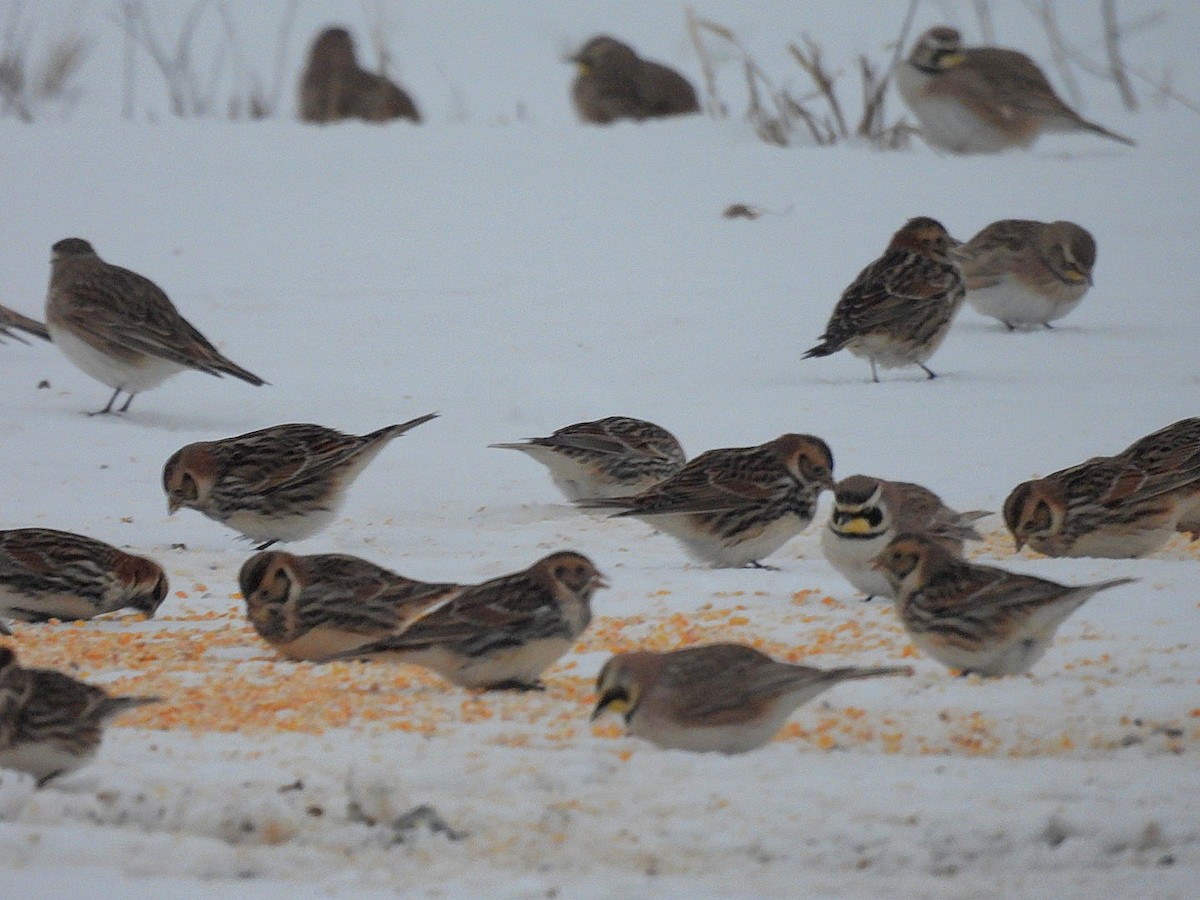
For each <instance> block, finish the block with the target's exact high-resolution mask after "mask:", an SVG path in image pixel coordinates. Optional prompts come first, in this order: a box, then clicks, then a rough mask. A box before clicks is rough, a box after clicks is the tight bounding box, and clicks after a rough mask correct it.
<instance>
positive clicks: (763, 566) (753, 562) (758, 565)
mask: <svg viewBox="0 0 1200 900" xmlns="http://www.w3.org/2000/svg"><path fill="white" fill-rule="evenodd" d="M746 568H747V569H762V570H763V571H764V572H778V571H779V566H768V565H767V564H766V563H761V562H759V561H758V560H757V559H752V560H750V562H748V563H746Z"/></svg>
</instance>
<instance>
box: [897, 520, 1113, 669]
mask: <svg viewBox="0 0 1200 900" xmlns="http://www.w3.org/2000/svg"><path fill="white" fill-rule="evenodd" d="M875 565H876V566H877V567H878V568H879V570H880V571H881V572H883V574H884V575H885V576H887V578H888V580H889V581H891V583H892V585H893V587H894V589H895V591H896V609H897V611H898V612H899V614H900V620H901V621H902V622H903V623H904V628H905V630H907V631H908V636H909V637H910V638H911V639H912V642H913V643H914V644H915V645H916V647H917V649H918V650H920V651H921V652H923V653H926V654H928V655H929V656H931V657H933V658H934V659H936V660H937V661H938V662H940V663H941V664H942V665H944V666H946V667H947V668H950V669H958V670H959V671H960V672H962V673H963V674H966V673H968V672H975V673H978V674H980V675H1019V674H1021V673H1022V672H1028V671H1029V670H1030V669H1031V668H1032V667H1033V665H1034V663H1036V662H1037V661H1038V660H1039V659H1041V658H1042V657H1043V656H1044V655H1045V653H1046V651H1047V650H1048V649H1049V648H1050V644H1051V643H1052V642H1053V641H1054V634H1055V632H1056V631H1057V630H1058V626H1059V625H1061V624H1062V623H1063V622H1064V621H1066V619H1067V617H1068V616H1070V615H1071V613H1073V612H1075V610H1077V609H1078V608H1079V607H1080V606H1082V605H1083V604H1084V603H1085V602H1086V601H1087V600H1088V599H1090V598H1091V597H1092V596H1093V595H1095V594H1097V593H1099V592H1100V591H1103V590H1107V589H1108V588H1112V587H1117V586H1118V585H1122V584H1130V583H1131V582H1133V581H1135V580H1136V579H1133V578H1113V579H1110V580H1108V581H1101V582H1097V583H1095V584H1081V585H1075V586H1070V585H1065V584H1059V583H1057V582H1055V581H1048V580H1046V579H1044V578H1035V577H1034V576H1032V575H1020V574H1017V573H1016V572H1008V571H1006V570H1004V569H998V568H994V567H992V566H980V565H975V564H974V563H970V562H967V561H966V560H964V559H960V558H959V557H957V556H955V555H954V554H953V553H951V552H950V551H948V550H947V549H946V548H945V547H943V546H941V545H940V544H939V543H938V542H937V541H935V540H933V539H932V538H929V537H925V536H923V535H911V534H910V535H903V534H902V535H900V536H899V537H897V538H896V539H895V540H894V541H892V542H891V543H890V544H889V545H888V546H887V547H886V548H885V549H884V551H883V552H882V553H881V554H880V555H879V557H878V559H877V560H876V561H875Z"/></svg>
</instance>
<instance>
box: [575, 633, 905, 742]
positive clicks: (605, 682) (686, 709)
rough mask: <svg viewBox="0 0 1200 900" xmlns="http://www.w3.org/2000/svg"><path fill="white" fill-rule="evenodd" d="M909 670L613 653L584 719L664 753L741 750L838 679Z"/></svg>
mask: <svg viewBox="0 0 1200 900" xmlns="http://www.w3.org/2000/svg"><path fill="white" fill-rule="evenodd" d="M911 674H912V669H911V668H909V667H908V666H884V667H880V668H868V669H860V668H855V667H852V666H847V667H845V668H840V669H814V668H810V667H809V666H796V665H791V664H790V663H783V662H777V661H775V660H774V659H772V658H771V657H769V656H767V655H766V654H765V653H759V652H758V651H757V650H755V649H753V648H751V647H746V646H743V645H741V644H710V645H708V646H704V647H688V648H686V649H683V650H673V651H671V652H669V653H651V652H646V651H640V652H635V653H619V654H617V655H616V656H614V657H612V658H611V659H610V660H609V661H608V662H606V663H605V664H604V668H603V669H601V670H600V677H599V678H598V679H597V680H596V694H597V700H596V708H595V710H594V711H593V712H592V720H593V721H595V720H596V718H597V717H599V716H600V715H602V714H603V713H605V712H612V713H617V714H619V715H622V716H624V719H625V727H626V729H627V730H628V732H629V733H630V734H632V735H635V736H637V737H640V738H644V739H645V740H647V741H650V742H651V743H653V744H657V745H658V746H659V747H663V748H665V749H668V750H690V751H692V752H694V753H712V752H715V753H745V752H746V751H748V750H756V749H758V748H759V747H761V746H763V745H764V744H765V743H767V741H769V740H771V738H772V737H774V736H775V734H776V733H778V731H779V729H780V728H781V727H782V726H783V723H784V721H785V720H786V719H787V717H788V716H790V715H791V714H792V713H793V712H794V711H795V710H796V708H797V707H799V706H800V705H802V704H804V703H807V702H808V701H809V700H811V699H813V697H816V696H817V695H818V694H820V693H822V692H824V691H826V690H828V689H829V688H831V687H833V686H834V685H835V684H837V683H838V682H841V681H850V680H852V679H857V678H875V677H878V676H881V675H911Z"/></svg>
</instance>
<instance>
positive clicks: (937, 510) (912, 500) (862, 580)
mask: <svg viewBox="0 0 1200 900" xmlns="http://www.w3.org/2000/svg"><path fill="white" fill-rule="evenodd" d="M988 515H991V513H989V512H987V511H985V510H972V511H971V512H965V513H960V512H955V511H954V510H952V509H951V508H950V507H948V506H946V504H944V503H943V502H942V498H941V497H939V496H938V495H937V494H935V493H934V492H933V491H931V490H929V489H928V488H924V487H921V485H919V484H912V483H911V482H907V481H886V480H884V479H882V478H872V477H870V476H869V475H851V476H850V477H849V478H843V479H842V480H841V481H839V482H838V483H837V484H836V485H835V486H834V488H833V510H832V512H831V513H830V514H829V524H828V526H827V527H826V528H825V529H824V530H823V531H822V532H821V549H822V550H823V551H824V553H825V559H827V560H828V561H829V564H830V565H832V566H833V567H834V568H835V569H837V570H838V572H840V573H841V574H842V576H843V577H844V578H845V579H846V580H847V581H849V582H850V583H851V584H852V585H854V586H855V587H856V588H858V589H859V590H860V591H862V592H863V593H864V594H866V595H867V597H866V599H867V600H871V599H872V598H874V597H875V596H882V597H889V598H894V597H895V593H894V592H893V590H892V586H891V583H890V582H889V581H888V580H887V579H886V578H884V577H883V575H882V574H881V573H880V572H879V571H878V570H877V569H874V568H872V567H871V563H872V561H873V560H874V559H875V557H876V556H878V555H879V553H880V551H881V550H883V548H884V547H886V546H887V545H888V544H889V543H891V540H892V538H894V537H896V535H898V534H901V533H916V534H924V535H927V536H929V537H931V538H933V539H934V540H936V541H937V542H938V543H939V544H941V545H942V546H943V547H945V548H946V549H947V550H949V551H950V552H951V553H953V554H954V555H955V556H962V552H963V542H964V541H981V540H983V535H981V534H980V533H979V532H978V531H976V530H975V527H974V526H973V525H972V524H971V523H972V522H974V521H976V520H977V519H982V518H983V517H984V516H988Z"/></svg>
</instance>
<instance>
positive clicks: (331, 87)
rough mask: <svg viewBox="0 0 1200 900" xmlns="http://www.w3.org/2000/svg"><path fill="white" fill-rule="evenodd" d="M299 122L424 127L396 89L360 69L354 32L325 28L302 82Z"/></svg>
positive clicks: (407, 99) (413, 107)
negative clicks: (405, 123)
mask: <svg viewBox="0 0 1200 900" xmlns="http://www.w3.org/2000/svg"><path fill="white" fill-rule="evenodd" d="M300 119H301V120H302V121H305V122H318V123H325V122H336V121H339V120H342V119H362V120H364V121H366V122H387V121H390V120H392V119H408V120H410V121H412V122H420V121H421V114H420V113H419V112H418V111H417V106H416V104H415V103H413V100H412V97H410V96H409V95H408V93H407V92H406V91H404V89H403V88H401V87H400V86H399V85H398V84H396V83H395V82H393V81H391V80H390V79H388V78H387V77H385V76H384V75H376V74H375V73H373V72H368V71H366V70H365V69H363V68H362V67H361V66H359V64H358V60H357V59H356V58H355V54H354V39H353V38H351V37H350V32H348V31H347V30H346V29H345V28H326V29H325V30H324V31H322V32H321V33H320V34H319V35H317V38H316V40H314V41H313V45H312V49H311V50H310V51H309V54H308V65H307V67H306V68H305V70H304V74H303V75H302V76H301V78H300Z"/></svg>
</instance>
